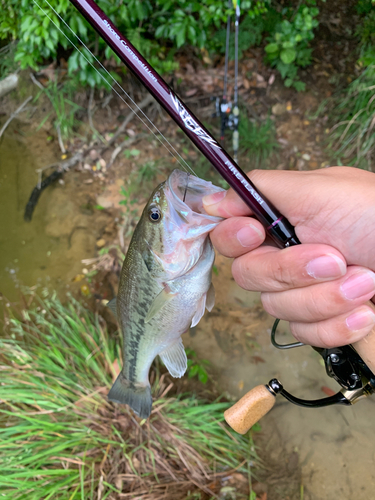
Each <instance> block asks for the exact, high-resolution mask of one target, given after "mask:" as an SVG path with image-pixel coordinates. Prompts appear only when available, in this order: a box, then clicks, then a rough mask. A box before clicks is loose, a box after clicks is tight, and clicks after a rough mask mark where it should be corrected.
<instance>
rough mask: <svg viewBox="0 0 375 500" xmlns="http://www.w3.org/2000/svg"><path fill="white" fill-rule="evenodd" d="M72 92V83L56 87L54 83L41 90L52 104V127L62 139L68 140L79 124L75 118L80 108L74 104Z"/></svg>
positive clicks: (73, 90) (73, 87)
mask: <svg viewBox="0 0 375 500" xmlns="http://www.w3.org/2000/svg"><path fill="white" fill-rule="evenodd" d="M74 92H75V85H74V84H73V82H68V83H66V84H65V85H63V86H61V85H58V83H57V82H56V81H55V82H50V83H49V85H48V86H47V87H46V88H45V89H44V90H43V93H44V94H45V95H46V96H47V97H48V99H49V101H50V102H51V104H52V107H53V113H54V115H55V119H54V122H53V123H54V127H55V128H56V130H57V132H58V134H59V135H60V134H61V137H62V139H68V138H69V137H70V136H71V135H72V134H73V131H74V129H75V128H76V127H77V126H78V125H79V123H80V122H79V121H78V120H77V118H76V114H77V112H78V111H79V110H81V109H82V107H81V106H79V105H78V104H76V103H75V102H74V100H73V99H74ZM49 116H50V114H49V115H47V116H46V118H44V120H43V122H42V124H43V123H44V122H45V121H46V120H47V119H48V117H49Z"/></svg>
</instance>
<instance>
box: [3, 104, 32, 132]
mask: <svg viewBox="0 0 375 500" xmlns="http://www.w3.org/2000/svg"><path fill="white" fill-rule="evenodd" d="M32 98H33V96H32V95H30V96H29V97H28V98H27V99H26V101H24V102H23V103H22V104H21V106H20V107H19V108H17V109H16V111H15V112H14V113H12V114H11V115H10V117H9V118H8V119H7V121H6V122H5V123H4V125H3V127H2V129H1V130H0V139H1V136H2V135H3V133H4V132H5V130H6V128H7V127H8V125H9V124H10V122H11V121H12V120H13V118H15V117H16V116H17V115H18V114H19V113H21V111H22V110H23V108H24V107H25V106H26V104H27V103H28V102H29V101H30V100H31V99H32Z"/></svg>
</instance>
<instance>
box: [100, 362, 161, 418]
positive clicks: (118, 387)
mask: <svg viewBox="0 0 375 500" xmlns="http://www.w3.org/2000/svg"><path fill="white" fill-rule="evenodd" d="M108 399H109V401H113V402H114V403H121V404H127V405H129V406H130V408H131V409H132V410H133V411H134V413H135V414H136V415H138V417H140V418H148V417H149V416H150V413H151V408H152V396H151V388H150V386H149V385H141V384H134V383H132V382H130V381H129V380H128V379H127V378H125V377H124V375H123V374H122V372H121V373H120V375H119V376H118V377H117V379H116V381H115V383H114V384H113V386H112V388H111V390H110V391H109V393H108Z"/></svg>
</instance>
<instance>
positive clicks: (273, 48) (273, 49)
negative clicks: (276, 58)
mask: <svg viewBox="0 0 375 500" xmlns="http://www.w3.org/2000/svg"><path fill="white" fill-rule="evenodd" d="M264 50H265V51H266V52H267V54H272V53H273V52H277V51H278V50H279V46H278V45H277V43H269V44H268V45H266V46H265V48H264Z"/></svg>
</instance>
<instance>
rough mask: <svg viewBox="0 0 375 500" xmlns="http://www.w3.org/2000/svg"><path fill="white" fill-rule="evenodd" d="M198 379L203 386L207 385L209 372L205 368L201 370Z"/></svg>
mask: <svg viewBox="0 0 375 500" xmlns="http://www.w3.org/2000/svg"><path fill="white" fill-rule="evenodd" d="M198 379H199V382H202V384H205V383H206V382H207V380H208V375H207V372H206V370H205V369H204V368H200V369H199V373H198Z"/></svg>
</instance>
